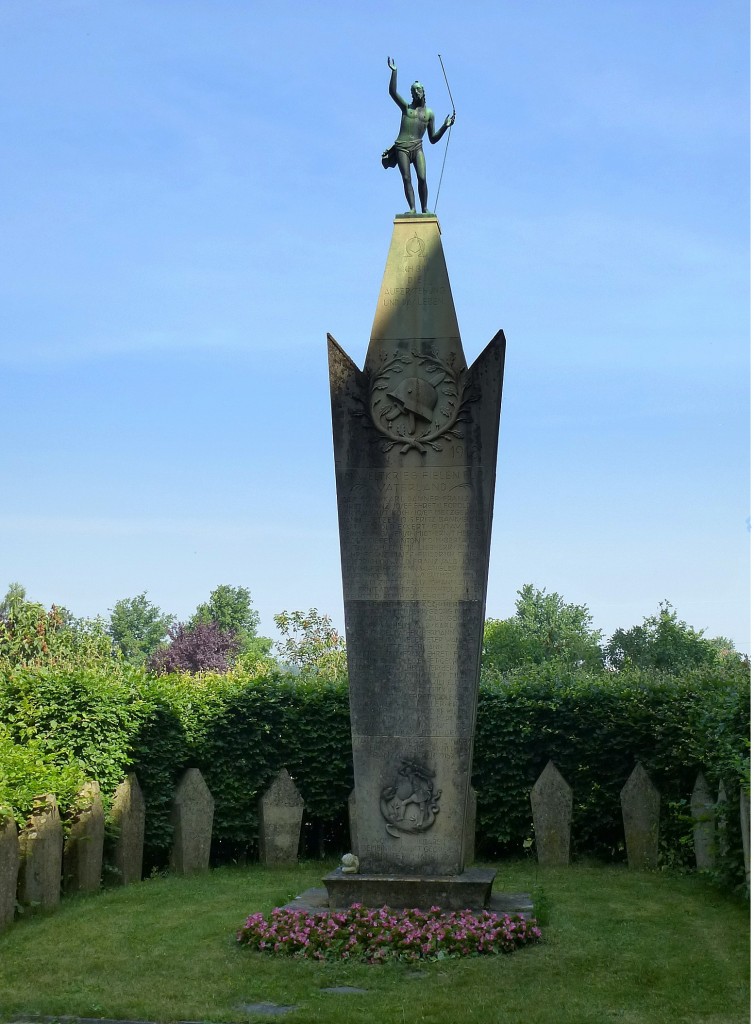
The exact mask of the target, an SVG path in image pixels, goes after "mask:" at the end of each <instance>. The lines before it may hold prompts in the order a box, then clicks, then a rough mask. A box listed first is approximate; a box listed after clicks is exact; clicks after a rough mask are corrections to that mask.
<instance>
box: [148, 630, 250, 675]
mask: <svg viewBox="0 0 754 1024" xmlns="http://www.w3.org/2000/svg"><path fill="white" fill-rule="evenodd" d="M169 636H170V643H169V644H168V645H167V646H165V647H159V648H158V649H157V650H156V651H155V652H154V653H153V654H152V655H151V656H150V658H149V660H148V661H147V668H148V670H149V671H150V672H153V673H154V674H155V675H167V673H169V672H189V673H191V674H195V673H196V672H220V673H222V672H227V671H228V669H229V668H230V666H231V664H232V663H233V659H234V658H235V656H236V655H237V654H238V647H239V642H238V637H237V636H236V634H235V633H234V632H233V631H232V630H230V629H220V627H219V626H218V625H217V623H216V622H197V623H196V624H195V625H193V626H192V625H189V624H188V623H184V622H179V623H177V624H176V625H174V626H171V627H170V630H169Z"/></svg>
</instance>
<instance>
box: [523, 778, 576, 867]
mask: <svg viewBox="0 0 754 1024" xmlns="http://www.w3.org/2000/svg"><path fill="white" fill-rule="evenodd" d="M530 799H531V810H532V815H533V817H534V836H535V839H536V843H537V860H538V862H539V863H540V864H541V865H542V866H543V867H567V865H568V863H569V860H570V854H571V817H572V814H573V790H572V789H571V787H570V786H569V785H568V783H567V782H566V780H565V779H564V778H563V776H562V775H561V774H560V772H559V771H558V769H557V768H556V767H555V765H554V763H553V762H552V761H548V762H547V765H546V766H545V769H544V771H543V772H542V774H541V775H540V776H539V778H538V779H537V781H536V782H535V783H534V786H533V788H532V791H531V794H530Z"/></svg>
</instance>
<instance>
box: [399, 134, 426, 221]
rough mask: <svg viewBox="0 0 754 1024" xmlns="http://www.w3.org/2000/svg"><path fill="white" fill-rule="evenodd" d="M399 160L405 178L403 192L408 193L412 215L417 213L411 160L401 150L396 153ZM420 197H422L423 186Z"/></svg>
mask: <svg viewBox="0 0 754 1024" xmlns="http://www.w3.org/2000/svg"><path fill="white" fill-rule="evenodd" d="M396 156H397V158H398V170H399V171H400V172H401V177H402V178H403V191H404V192H405V193H406V202H407V203H408V208H409V210H410V211H411V213H415V212H416V199H415V198H414V186H413V185H412V184H411V158H410V157H409V155H408V153H402V152H401V150H400V149H399V150H398V151H397V153H396ZM419 195H420V196H421V186H420V191H419Z"/></svg>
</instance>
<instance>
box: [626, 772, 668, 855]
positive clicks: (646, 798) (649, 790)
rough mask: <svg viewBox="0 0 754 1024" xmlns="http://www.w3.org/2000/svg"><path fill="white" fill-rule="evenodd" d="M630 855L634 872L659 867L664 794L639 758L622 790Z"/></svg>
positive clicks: (627, 844)
mask: <svg viewBox="0 0 754 1024" xmlns="http://www.w3.org/2000/svg"><path fill="white" fill-rule="evenodd" d="M620 802H621V808H622V810H623V830H624V832H625V836H626V856H627V857H628V866H629V868H630V869H631V870H632V871H647V870H651V869H652V868H656V867H657V853H658V847H659V837H660V793H659V790H658V789H657V788H656V787H655V785H654V783H653V782H652V780H651V779H650V777H649V775H647V773H646V771H645V770H644V766H643V765H642V763H641V762H640V761H639V762H637V764H636V767H635V768H634V770H633V771H632V772H631V775H630V776H629V779H628V782H627V783H626V784H625V786H624V787H623V789H622V790H621V791H620Z"/></svg>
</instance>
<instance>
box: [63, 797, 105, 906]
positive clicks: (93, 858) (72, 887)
mask: <svg viewBox="0 0 754 1024" xmlns="http://www.w3.org/2000/svg"><path fill="white" fill-rule="evenodd" d="M79 799H80V801H81V803H82V804H83V805H84V809H83V810H82V811H81V813H80V814H79V815H78V817H77V818H76V820H75V821H74V822H73V824H72V826H71V831H70V833H69V835H68V839H67V840H66V842H65V846H64V847H63V890H64V891H65V892H96V891H97V889H99V886H100V882H101V881H102V847H103V844H104V841H105V812H104V810H103V808H102V795H101V794H100V788H99V783H98V782H94V781H92V782H87V783H86V784H85V786H84V787H83V789H82V790H81V793H80V794H79Z"/></svg>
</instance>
